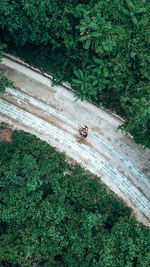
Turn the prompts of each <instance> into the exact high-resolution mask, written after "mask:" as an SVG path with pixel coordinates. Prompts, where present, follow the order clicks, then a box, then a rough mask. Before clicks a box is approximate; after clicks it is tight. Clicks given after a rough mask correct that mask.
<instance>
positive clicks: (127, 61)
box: [0, 0, 150, 147]
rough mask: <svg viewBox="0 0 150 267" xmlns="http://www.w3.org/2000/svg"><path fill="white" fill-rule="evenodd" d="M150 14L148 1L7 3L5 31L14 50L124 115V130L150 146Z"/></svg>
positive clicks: (1, 15) (2, 9)
mask: <svg viewBox="0 0 150 267" xmlns="http://www.w3.org/2000/svg"><path fill="white" fill-rule="evenodd" d="M149 14H150V4H149V1H146V0H143V1H141V0H132V1H131V0H121V1H119V0H114V1H112V0H85V1H80V0H65V1H58V0H51V1H47V0H39V1H37V0H32V1H30V0H20V1H17V0H3V1H1V2H0V28H1V31H2V35H3V39H4V40H5V41H7V43H8V44H10V45H9V51H12V52H14V50H15V51H16V53H17V55H21V56H22V57H23V58H24V59H26V60H27V61H28V62H29V63H31V64H34V65H36V66H38V67H40V68H41V69H43V70H45V71H49V72H51V73H52V74H53V75H54V77H55V82H61V81H62V80H68V81H70V83H71V84H72V86H73V88H74V91H75V93H76V95H77V97H79V98H81V99H88V100H92V101H96V102H97V103H103V104H104V105H105V106H107V107H110V108H113V109H115V110H117V112H119V113H120V114H122V115H125V116H126V118H127V122H126V123H125V124H124V126H123V127H122V128H123V129H124V130H126V131H129V132H131V134H132V135H133V136H134V138H135V140H136V141H137V142H140V143H141V144H143V145H145V146H147V147H150V137H149V136H150V135H149V124H150V119H149V118H150V110H149V108H150V20H149V18H150V15H149ZM141 98H142V101H141ZM128 99H129V101H128ZM132 100H133V101H132ZM137 103H138V104H137ZM145 103H146V106H145ZM139 105H140V108H141V110H142V111H143V112H144V113H146V114H147V115H144V124H143V115H142V114H141V113H139V112H138V113H136V114H135V111H137V110H138V108H137V106H139ZM128 109H129V110H128ZM132 114H134V116H133V117H132ZM137 120H138V122H137ZM141 125H142V129H141Z"/></svg>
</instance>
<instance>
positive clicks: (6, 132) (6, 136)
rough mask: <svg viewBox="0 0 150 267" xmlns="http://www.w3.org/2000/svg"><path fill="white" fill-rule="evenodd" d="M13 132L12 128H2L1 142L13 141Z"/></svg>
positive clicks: (0, 130) (0, 131)
mask: <svg viewBox="0 0 150 267" xmlns="http://www.w3.org/2000/svg"><path fill="white" fill-rule="evenodd" d="M12 133H13V131H12V130H11V129H0V143H2V142H4V143H12Z"/></svg>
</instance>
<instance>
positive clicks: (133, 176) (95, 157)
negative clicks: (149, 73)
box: [0, 57, 150, 225]
mask: <svg viewBox="0 0 150 267" xmlns="http://www.w3.org/2000/svg"><path fill="white" fill-rule="evenodd" d="M0 69H2V70H3V72H4V73H5V75H6V76H7V77H8V78H9V79H11V80H13V81H14V82H15V86H16V89H13V88H7V90H6V92H5V93H1V94H0V98H1V99H0V121H5V122H7V123H9V124H10V125H12V127H13V128H17V129H23V130H25V131H28V132H30V133H32V134H35V135H37V136H38V137H40V138H41V139H43V140H46V141H47V142H48V143H50V144H51V145H53V146H55V147H57V148H58V149H59V150H60V151H63V152H65V153H66V155H67V156H69V157H70V158H72V159H73V160H75V161H77V162H78V163H80V164H81V165H82V166H83V167H85V168H86V169H88V170H90V171H91V172H93V173H95V174H97V175H98V176H100V177H101V180H102V182H104V183H105V184H106V185H107V186H108V187H109V188H110V189H111V190H112V191H113V192H115V193H116V194H117V195H118V196H119V197H121V198H122V199H123V200H124V201H125V202H126V203H127V205H129V206H130V207H132V208H133V211H134V213H135V214H136V216H137V218H138V220H139V221H142V222H143V223H144V224H146V225H150V168H149V165H150V151H148V150H145V149H144V148H142V147H141V146H138V145H137V144H135V143H134V141H133V140H132V139H131V138H130V137H129V136H126V135H124V134H122V133H121V131H119V130H118V129H117V127H118V126H119V125H120V124H121V121H120V119H119V118H117V117H116V116H114V115H112V114H110V113H109V112H107V111H105V110H104V109H101V108H98V107H96V106H94V105H92V104H90V103H88V102H81V101H77V102H75V98H74V95H73V94H72V93H71V92H70V91H69V90H67V89H66V88H64V87H62V86H54V87H52V82H51V80H50V78H49V77H48V76H47V77H46V76H44V75H42V74H41V73H40V72H39V71H38V70H33V69H31V68H29V67H28V66H27V65H26V64H24V63H23V62H21V61H18V59H16V58H15V59H14V58H13V59H12V58H8V57H5V58H4V59H3V62H2V63H1V64H0ZM83 124H86V125H88V127H89V136H88V139H87V142H88V144H82V143H78V142H77V138H78V128H79V127H80V126H81V125H83Z"/></svg>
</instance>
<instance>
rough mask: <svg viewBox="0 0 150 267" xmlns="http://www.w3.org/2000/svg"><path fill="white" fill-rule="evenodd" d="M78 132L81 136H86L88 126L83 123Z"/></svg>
mask: <svg viewBox="0 0 150 267" xmlns="http://www.w3.org/2000/svg"><path fill="white" fill-rule="evenodd" d="M79 134H80V135H81V136H82V137H83V138H86V137H87V135H88V127H87V126H86V125H84V126H83V127H81V128H80V129H79Z"/></svg>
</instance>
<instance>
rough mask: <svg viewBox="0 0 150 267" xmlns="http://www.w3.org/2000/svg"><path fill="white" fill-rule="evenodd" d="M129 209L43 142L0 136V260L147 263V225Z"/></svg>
mask: <svg viewBox="0 0 150 267" xmlns="http://www.w3.org/2000/svg"><path fill="white" fill-rule="evenodd" d="M129 215H130V210H129V209H128V208H125V207H123V203H122V202H120V201H117V200H116V199H115V198H114V197H113V196H112V195H111V194H110V193H109V194H108V193H107V192H106V190H105V188H104V186H102V185H100V184H99V180H98V178H95V177H92V175H90V174H88V173H87V172H86V171H85V170H83V169H82V168H81V167H80V166H78V165H72V166H69V165H68V164H67V163H66V160H65V156H64V155H63V154H60V153H58V152H57V151H56V150H55V149H54V148H53V147H51V146H50V145H48V144H46V143H45V142H43V141H40V140H39V139H37V138H36V137H34V136H31V135H29V134H27V133H24V132H23V131H19V132H18V131H15V132H14V133H13V142H12V143H11V144H6V143H0V266H15V267H21V266H24V267H25V266H42V267H50V266H51V267H52V266H57V267H58V266H59V267H61V266H66V267H67V266H68V267H75V266H77V267H86V266H87V267H88V266H90V267H92V266H93V267H96V266H97V267H104V266H105V267H118V266H124V267H125V266H126V267H135V266H136V267H149V266H150V230H149V228H147V227H145V226H142V225H141V224H139V223H137V222H136V221H135V220H134V219H130V218H129Z"/></svg>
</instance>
